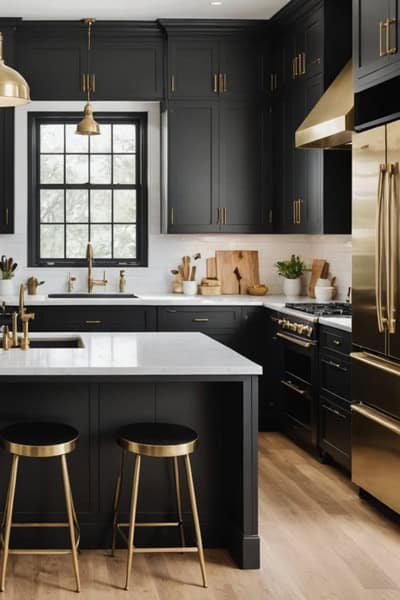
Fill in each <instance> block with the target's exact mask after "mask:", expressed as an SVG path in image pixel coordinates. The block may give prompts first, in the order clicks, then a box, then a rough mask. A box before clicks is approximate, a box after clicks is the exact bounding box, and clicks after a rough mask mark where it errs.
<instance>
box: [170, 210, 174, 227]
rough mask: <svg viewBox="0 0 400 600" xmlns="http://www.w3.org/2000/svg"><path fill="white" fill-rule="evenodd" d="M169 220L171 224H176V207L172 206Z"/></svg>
mask: <svg viewBox="0 0 400 600" xmlns="http://www.w3.org/2000/svg"><path fill="white" fill-rule="evenodd" d="M169 221H170V223H171V225H173V224H174V209H173V207H171V210H170V219H169Z"/></svg>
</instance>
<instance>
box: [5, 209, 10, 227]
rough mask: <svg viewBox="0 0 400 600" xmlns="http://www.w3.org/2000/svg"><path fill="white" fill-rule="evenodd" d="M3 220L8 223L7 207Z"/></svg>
mask: <svg viewBox="0 0 400 600" xmlns="http://www.w3.org/2000/svg"><path fill="white" fill-rule="evenodd" d="M4 220H5V222H6V225H8V223H9V210H8V208H6V210H5V214H4Z"/></svg>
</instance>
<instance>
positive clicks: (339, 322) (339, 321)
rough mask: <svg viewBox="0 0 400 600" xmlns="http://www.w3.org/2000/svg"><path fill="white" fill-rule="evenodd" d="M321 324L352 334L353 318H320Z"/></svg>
mask: <svg viewBox="0 0 400 600" xmlns="http://www.w3.org/2000/svg"><path fill="white" fill-rule="evenodd" d="M319 323H320V325H326V326H327V327H335V329H341V330H342V331H348V332H350V333H351V325H352V323H351V317H320V318H319Z"/></svg>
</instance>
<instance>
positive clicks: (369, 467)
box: [352, 404, 400, 512]
mask: <svg viewBox="0 0 400 600" xmlns="http://www.w3.org/2000/svg"><path fill="white" fill-rule="evenodd" d="M399 473H400V422H399V421H397V420H396V419H393V418H391V417H387V416H384V415H383V413H380V412H378V411H377V410H375V409H373V408H370V407H368V406H365V405H362V404H361V405H360V404H355V405H353V406H352V480H353V482H354V483H355V484H356V485H358V486H359V487H360V488H362V489H363V490H366V491H367V492H368V493H369V494H371V495H372V496H374V497H375V498H377V499H378V500H380V501H381V502H383V503H384V504H386V506H389V507H390V508H391V509H393V510H395V511H396V512H400V480H399Z"/></svg>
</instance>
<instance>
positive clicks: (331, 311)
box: [285, 302, 352, 317]
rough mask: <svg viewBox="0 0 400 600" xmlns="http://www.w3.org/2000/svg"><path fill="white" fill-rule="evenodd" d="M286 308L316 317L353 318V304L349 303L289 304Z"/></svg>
mask: <svg viewBox="0 0 400 600" xmlns="http://www.w3.org/2000/svg"><path fill="white" fill-rule="evenodd" d="M285 306H286V308H290V309H292V310H298V311H300V312H305V313H307V314H309V315H314V316H316V317H351V314H352V312H351V304H348V303H347V302H330V303H324V304H322V303H321V304H318V303H316V302H297V303H291V302H287V303H286V304H285Z"/></svg>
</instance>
